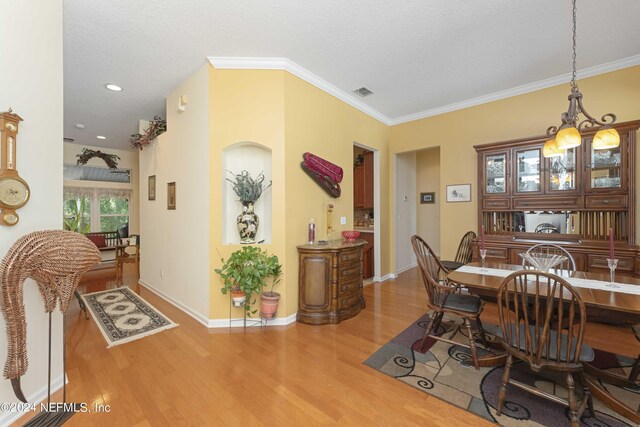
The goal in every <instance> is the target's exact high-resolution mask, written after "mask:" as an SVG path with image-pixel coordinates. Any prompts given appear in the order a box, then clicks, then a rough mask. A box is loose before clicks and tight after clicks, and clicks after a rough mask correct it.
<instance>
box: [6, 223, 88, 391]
mask: <svg viewBox="0 0 640 427" xmlns="http://www.w3.org/2000/svg"><path fill="white" fill-rule="evenodd" d="M99 262H100V251H99V250H98V248H97V247H96V245H95V244H94V243H93V242H92V241H91V240H89V239H87V238H86V237H85V236H83V235H82V234H80V233H75V232H73V231H63V230H48V231H36V232H33V233H29V234H27V235H25V236H22V237H21V238H19V239H18V240H17V241H16V242H15V243H14V244H13V246H12V247H11V249H9V252H7V255H6V256H5V257H4V259H3V260H2V263H0V294H1V297H2V307H1V310H2V314H3V316H4V319H5V322H6V325H7V339H8V344H9V345H8V351H7V362H6V363H5V366H4V376H5V378H7V379H10V380H11V383H12V385H13V389H14V392H15V393H16V396H17V397H18V398H19V399H20V400H23V401H26V400H24V394H22V390H21V389H20V377H21V376H22V375H23V374H24V373H25V372H26V371H27V366H28V363H27V322H26V317H25V311H24V303H23V294H22V285H23V283H24V281H25V280H26V279H27V278H31V279H33V280H35V282H36V283H37V284H38V289H39V290H40V293H41V294H42V297H43V298H44V302H45V312H47V313H51V312H52V311H53V310H54V309H55V308H56V305H57V303H58V301H60V311H61V312H63V313H64V312H66V311H67V308H68V307H69V303H70V302H71V300H72V299H73V293H74V292H75V290H76V288H77V287H78V283H79V282H80V278H81V277H82V274H83V273H85V272H86V271H87V270H89V269H90V268H91V267H92V266H94V265H95V264H98V263H99Z"/></svg>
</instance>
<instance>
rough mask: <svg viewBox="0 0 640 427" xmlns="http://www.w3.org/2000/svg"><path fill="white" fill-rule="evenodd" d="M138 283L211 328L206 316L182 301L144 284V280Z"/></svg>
mask: <svg viewBox="0 0 640 427" xmlns="http://www.w3.org/2000/svg"><path fill="white" fill-rule="evenodd" d="M138 283H139V284H140V285H142V286H144V287H145V288H147V289H148V290H149V291H150V292H152V293H154V294H156V295H157V296H159V297H160V298H162V299H163V300H165V301H167V302H168V303H169V304H171V305H173V306H175V307H176V308H179V309H180V310H182V311H184V312H185V313H186V314H188V315H189V316H191V317H193V318H194V319H195V320H197V321H198V322H200V323H201V324H203V325H204V326H207V327H208V326H209V319H208V318H207V317H206V316H203V315H202V314H200V313H198V312H197V311H195V310H194V309H192V308H191V307H189V306H186V305H184V304H183V303H181V302H180V301H177V300H176V299H175V298H173V297H172V296H170V295H167V294H166V293H165V292H162V291H161V290H159V289H157V288H155V287H153V286H151V285H150V284H148V283H146V282H144V281H142V280H138Z"/></svg>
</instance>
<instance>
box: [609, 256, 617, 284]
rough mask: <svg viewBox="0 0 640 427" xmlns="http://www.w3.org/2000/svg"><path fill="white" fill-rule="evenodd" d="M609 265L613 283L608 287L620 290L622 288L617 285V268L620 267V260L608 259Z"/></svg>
mask: <svg viewBox="0 0 640 427" xmlns="http://www.w3.org/2000/svg"><path fill="white" fill-rule="evenodd" d="M607 264H608V265H609V274H610V277H611V282H610V283H609V284H608V285H607V286H608V287H610V288H619V287H620V286H618V285H616V284H615V274H616V268H617V267H618V260H617V259H615V258H613V259H612V258H607Z"/></svg>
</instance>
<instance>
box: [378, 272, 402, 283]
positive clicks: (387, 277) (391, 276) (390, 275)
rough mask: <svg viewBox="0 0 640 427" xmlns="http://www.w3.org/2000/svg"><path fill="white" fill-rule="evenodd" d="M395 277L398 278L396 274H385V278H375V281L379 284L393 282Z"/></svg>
mask: <svg viewBox="0 0 640 427" xmlns="http://www.w3.org/2000/svg"><path fill="white" fill-rule="evenodd" d="M396 277H398V275H397V274H394V273H389V274H387V275H385V276H382V277H376V281H377V282H380V283H381V282H386V281H387V280H393V279H395V278H396Z"/></svg>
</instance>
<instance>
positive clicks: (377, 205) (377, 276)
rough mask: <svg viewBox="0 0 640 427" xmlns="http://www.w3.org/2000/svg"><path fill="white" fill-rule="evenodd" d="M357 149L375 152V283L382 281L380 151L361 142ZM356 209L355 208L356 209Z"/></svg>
mask: <svg viewBox="0 0 640 427" xmlns="http://www.w3.org/2000/svg"><path fill="white" fill-rule="evenodd" d="M353 145H354V146H355V147H359V148H364V149H365V150H368V151H372V152H373V235H374V236H375V237H374V239H373V255H374V256H373V260H374V261H373V262H374V272H373V281H374V282H379V281H380V263H381V259H382V258H381V256H380V248H381V245H380V240H381V237H382V236H381V234H380V150H378V149H377V148H374V147H370V146H368V145H365V144H362V143H360V142H356V141H353ZM354 209H355V208H354Z"/></svg>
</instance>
